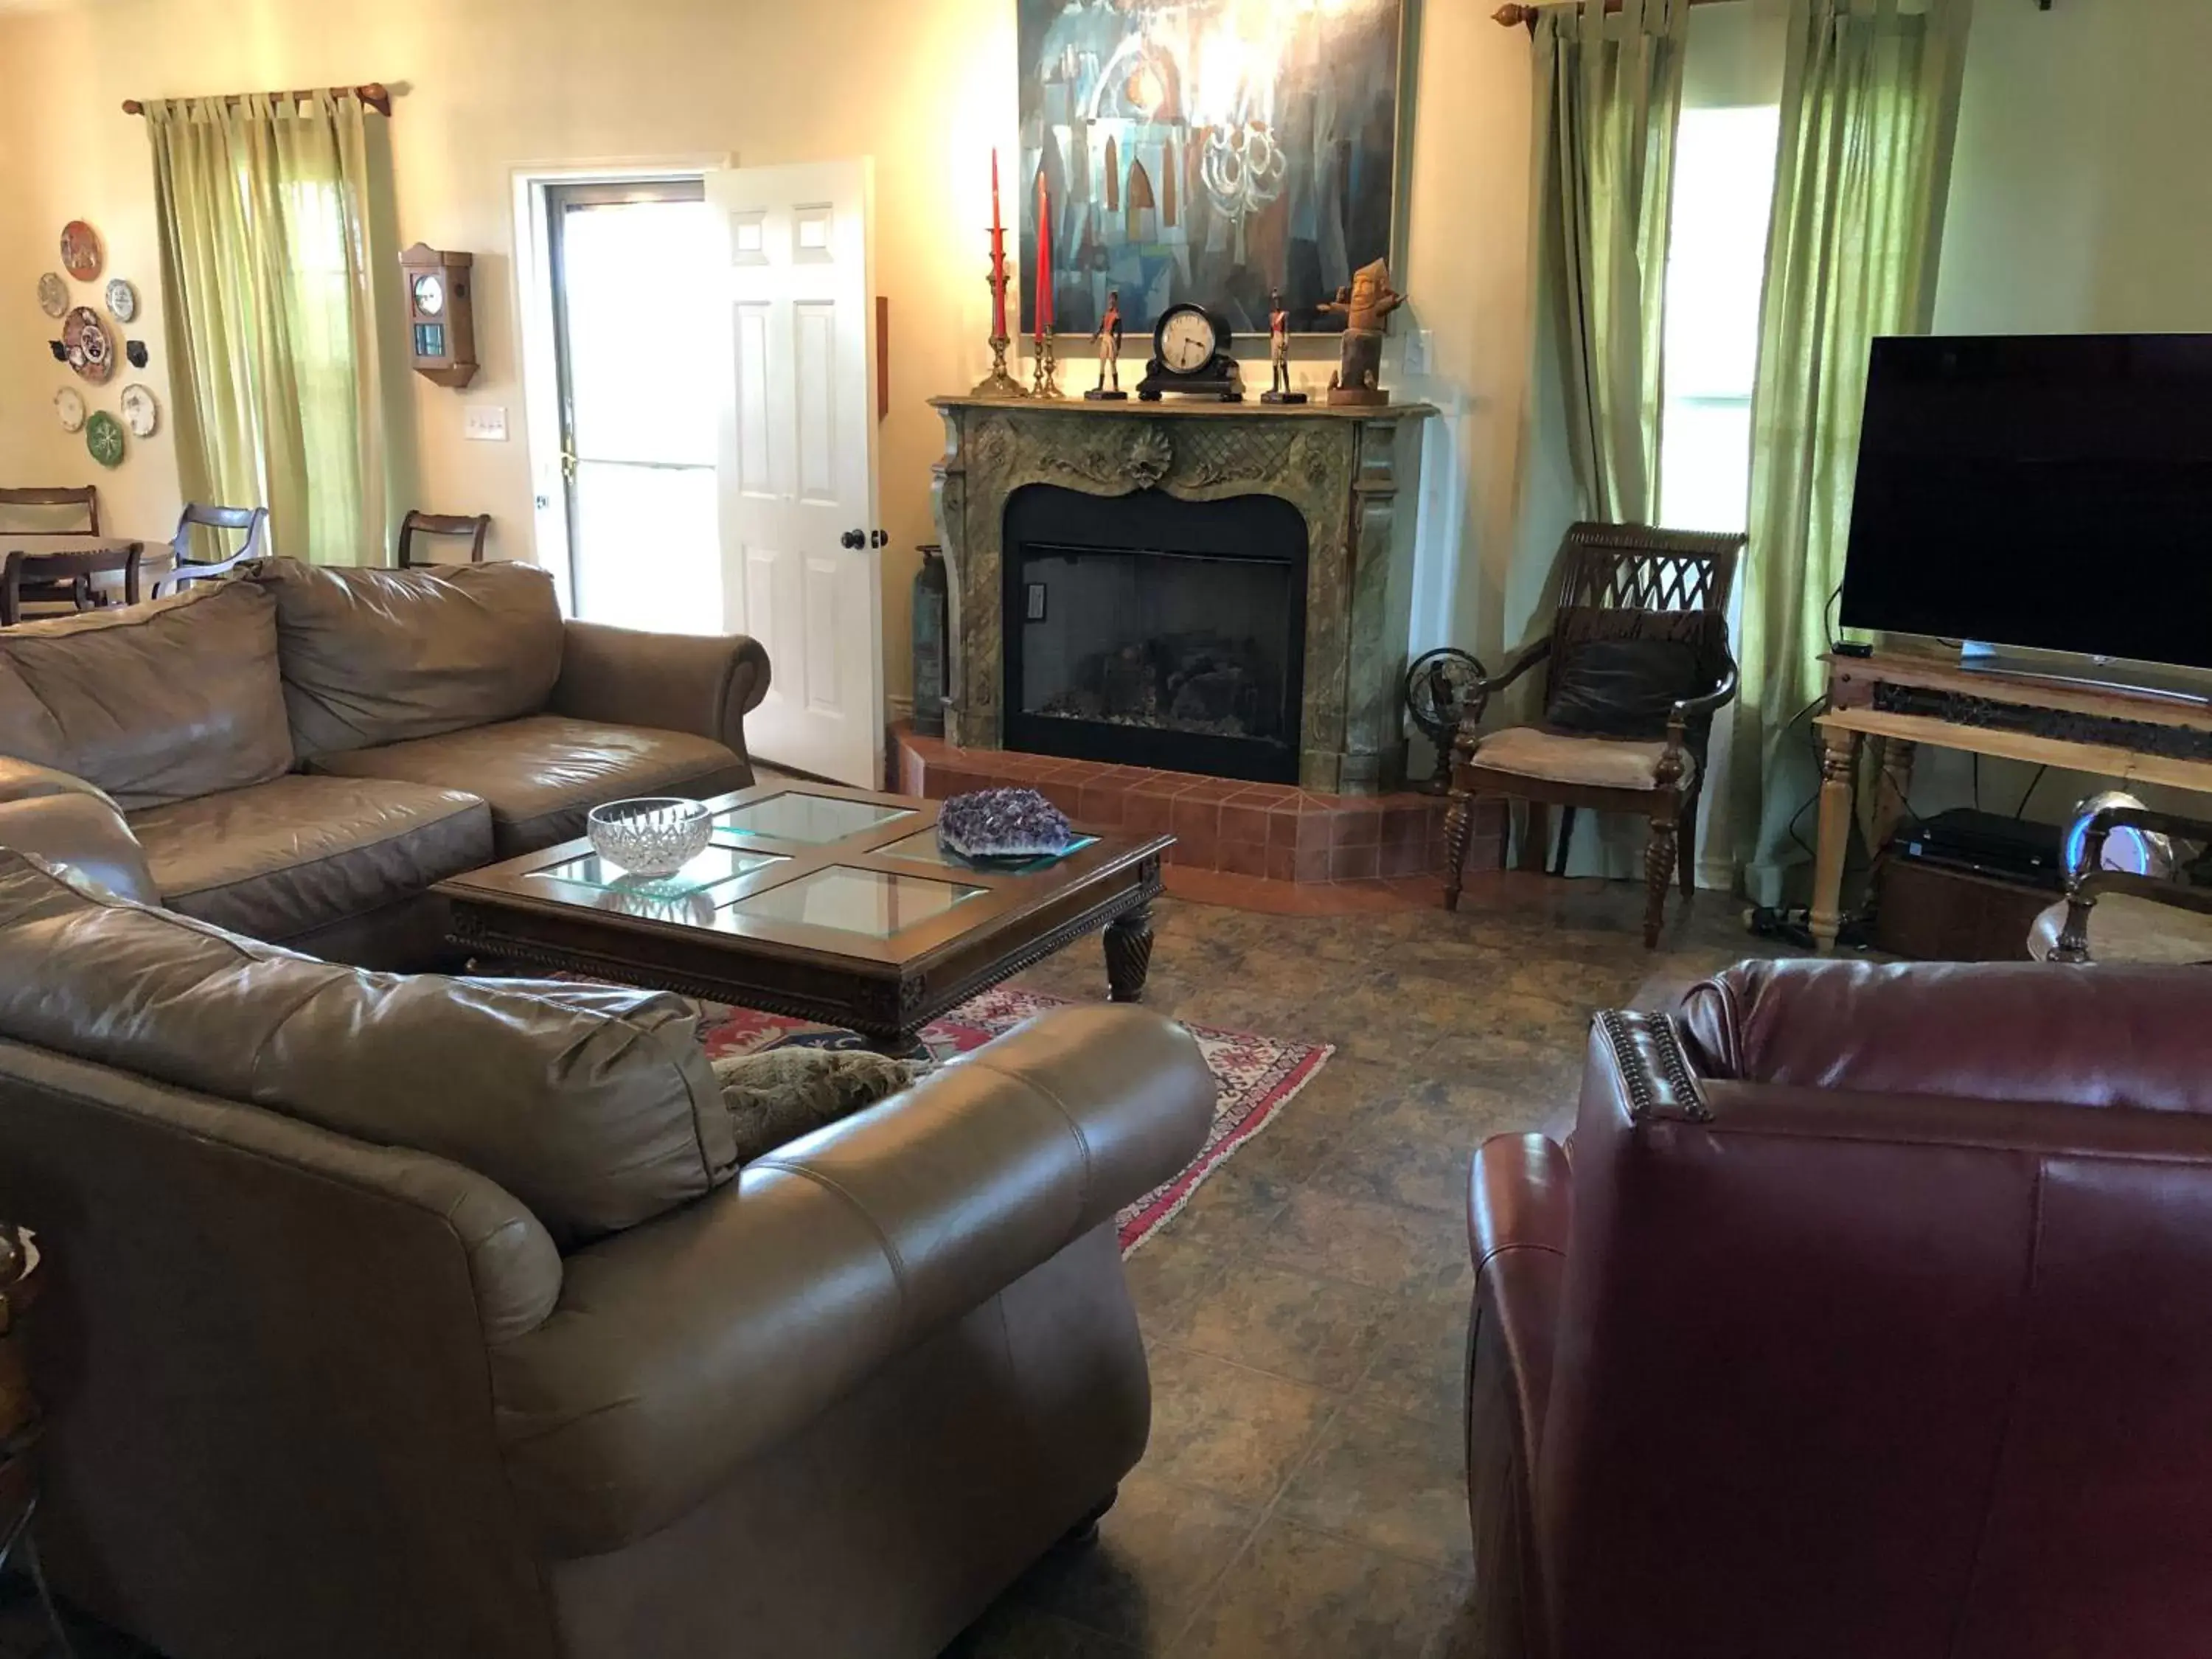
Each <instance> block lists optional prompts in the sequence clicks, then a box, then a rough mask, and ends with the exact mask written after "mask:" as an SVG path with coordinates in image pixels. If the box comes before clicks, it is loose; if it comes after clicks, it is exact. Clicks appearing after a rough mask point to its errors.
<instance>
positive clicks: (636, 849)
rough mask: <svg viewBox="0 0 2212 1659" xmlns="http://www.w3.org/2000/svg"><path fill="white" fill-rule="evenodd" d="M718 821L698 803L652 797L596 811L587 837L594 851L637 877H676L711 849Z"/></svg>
mask: <svg viewBox="0 0 2212 1659" xmlns="http://www.w3.org/2000/svg"><path fill="white" fill-rule="evenodd" d="M584 833H585V834H586V835H587V836H590V837H591V841H592V851H593V852H595V853H597V854H599V856H600V857H601V858H603V859H605V860H607V862H608V863H610V864H618V865H620V866H622V867H623V869H625V870H627V871H628V872H629V873H630V874H631V875H633V876H643V877H645V878H647V880H652V881H658V880H659V878H662V877H663V876H672V875H674V874H675V873H676V872H678V870H681V869H682V868H683V867H684V866H685V865H687V864H689V863H690V862H691V860H693V859H696V858H697V857H698V856H699V854H702V853H703V852H704V851H706V849H707V842H708V837H710V836H712V835H713V834H714V817H713V816H712V815H711V814H710V813H709V812H708V811H707V809H706V808H705V807H704V806H703V805H701V804H700V803H699V802H697V801H696V800H684V799H679V798H678V797H676V796H673V795H651V796H646V797H642V798H641V799H636V800H611V801H609V802H608V803H607V804H606V805H605V806H594V807H593V808H592V812H591V816H590V817H588V818H586V820H585V823H584Z"/></svg>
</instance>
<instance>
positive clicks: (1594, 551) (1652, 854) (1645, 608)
mask: <svg viewBox="0 0 2212 1659" xmlns="http://www.w3.org/2000/svg"><path fill="white" fill-rule="evenodd" d="M1743 546H1744V538H1743V537H1741V536H1740V535H1713V534H1707V533H1705V532H1694V531H1680V530H1653V529H1648V528H1646V527H1644V526H1640V525H1611V524H1577V525H1575V526H1572V527H1571V528H1570V529H1569V530H1568V532H1567V534H1566V538H1565V542H1564V543H1563V544H1562V545H1561V548H1560V557H1561V561H1562V565H1563V569H1562V572H1561V581H1560V588H1559V608H1558V611H1556V613H1555V614H1554V616H1553V623H1552V631H1551V632H1550V633H1549V634H1548V635H1546V636H1545V637H1544V638H1542V639H1541V640H1538V641H1536V642H1535V643H1534V644H1533V645H1531V646H1529V647H1527V648H1526V649H1524V650H1523V651H1522V653H1520V654H1519V655H1518V656H1516V658H1515V659H1513V660H1512V662H1511V663H1510V664H1509V665H1507V666H1506V668H1505V670H1504V672H1503V673H1500V674H1496V675H1491V676H1486V677H1485V678H1483V679H1482V680H1481V681H1480V682H1479V683H1478V684H1477V685H1476V686H1475V687H1474V691H1473V693H1472V694H1471V695H1470V696H1469V698H1468V704H1467V708H1466V710H1465V712H1464V714H1462V718H1461V721H1460V729H1459V736H1458V738H1457V739H1456V740H1455V743H1454V744H1453V751H1454V762H1453V767H1452V805H1451V816H1450V818H1449V828H1448V830H1447V861H1446V868H1445V873H1444V895H1443V897H1444V908H1446V909H1448V910H1455V909H1457V908H1459V896H1460V888H1461V884H1462V879H1463V876H1464V866H1465V865H1466V862H1467V849H1468V842H1469V840H1470V839H1471V836H1472V833H1473V827H1474V802H1475V801H1476V800H1478V799H1481V798H1483V797H1485V796H1507V797H1511V798H1514V799H1520V800H1523V801H1526V802H1528V828H1527V829H1525V830H1524V831H1523V834H1522V863H1523V865H1524V866H1527V867H1529V868H1534V869H1538V870H1541V868H1542V867H1543V853H1544V844H1545V842H1546V841H1547V838H1548V830H1549V824H1548V817H1549V809H1550V808H1551V807H1552V806H1554V805H1556V806H1559V807H1561V808H1562V809H1564V817H1563V819H1562V821H1561V823H1560V829H1559V860H1558V863H1557V864H1556V865H1555V866H1554V873H1564V872H1565V868H1566V861H1567V849H1568V846H1569V844H1570V842H1571V837H1572V836H1573V833H1574V815H1575V813H1576V811H1577V809H1580V808H1583V807H1587V808H1589V809H1590V810H1591V811H1601V812H1633V813H1636V814H1637V815H1638V816H1639V817H1644V818H1646V819H1648V820H1649V821H1650V825H1651V839H1650V844H1649V846H1648V847H1647V848H1646V850H1645V854H1644V882H1645V889H1646V894H1647V902H1646V905H1645V909H1644V944H1645V945H1647V946H1650V945H1656V944H1657V943H1658V942H1659V928H1660V925H1661V923H1662V921H1663V920H1664V917H1665V912H1666V903H1667V886H1668V881H1669V879H1670V878H1673V877H1674V874H1675V873H1676V872H1677V871H1678V870H1679V871H1680V876H1681V884H1682V895H1683V896H1684V897H1685V898H1687V897H1688V896H1689V895H1690V892H1691V890H1692V884H1693V879H1694V872H1695V869H1696V853H1697V815H1698V801H1699V793H1700V791H1701V790H1702V789H1703V787H1704V785H1705V750H1706V744H1707V742H1708V739H1709V738H1710V736H1711V731H1712V722H1713V716H1714V714H1716V713H1717V712H1718V711H1719V710H1720V709H1721V708H1723V707H1724V706H1725V705H1726V704H1727V703H1728V702H1729V701H1730V700H1731V699H1732V698H1733V697H1734V696H1735V693H1736V666H1735V658H1734V657H1733V656H1732V655H1731V654H1730V653H1729V638H1728V604H1729V592H1730V590H1731V588H1732V587H1733V586H1734V584H1735V568H1736V560H1737V558H1738V556H1740V555H1741V552H1742V550H1743ZM1628 640H1636V641H1673V642H1676V643H1678V644H1681V645H1686V646H1687V647H1690V648H1691V650H1692V653H1694V659H1695V664H1696V676H1697V680H1698V689H1697V690H1696V691H1695V692H1694V693H1692V694H1691V695H1687V696H1680V697H1678V698H1676V699H1674V702H1673V704H1672V707H1671V708H1670V709H1669V710H1668V714H1667V717H1666V721H1665V730H1664V732H1663V734H1662V735H1659V736H1656V737H1654V736H1627V735H1624V736H1612V735H1589V734H1588V733H1587V732H1575V733H1568V732H1563V731H1561V730H1559V729H1557V728H1556V727H1554V726H1553V724H1552V723H1551V720H1550V718H1549V717H1550V715H1551V714H1552V712H1553V707H1554V703H1555V700H1556V699H1557V696H1558V694H1559V690H1560V688H1561V683H1562V679H1563V678H1564V677H1565V675H1566V673H1567V672H1568V671H1569V670H1570V669H1571V667H1572V666H1573V665H1574V664H1575V662H1576V660H1577V657H1578V656H1580V655H1581V654H1582V653H1584V652H1585V651H1586V650H1587V649H1588V648H1589V647H1590V646H1592V645H1594V644H1595V643H1597V642H1599V641H1628ZM1540 664H1541V665H1544V666H1545V668H1546V671H1547V672H1546V681H1545V697H1544V708H1545V713H1546V718H1545V719H1543V720H1540V721H1539V722H1538V723H1537V724H1535V725H1533V726H1509V727H1506V728H1504V729H1503V730H1500V731H1495V732H1489V733H1485V732H1483V731H1482V730H1481V726H1482V720H1483V717H1484V715H1485V714H1486V713H1487V712H1488V710H1489V708H1490V707H1491V705H1492V702H1493V700H1494V699H1495V698H1496V697H1497V696H1498V693H1500V692H1502V691H1504V690H1505V689H1506V688H1507V687H1509V686H1510V685H1512V684H1515V683H1516V681H1518V680H1520V679H1521V678H1522V676H1524V675H1526V674H1528V673H1529V672H1531V671H1533V670H1534V669H1535V668H1536V667H1537V666H1538V665H1540Z"/></svg>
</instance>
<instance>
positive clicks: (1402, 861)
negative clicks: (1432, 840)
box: [1376, 841, 1434, 877]
mask: <svg viewBox="0 0 2212 1659" xmlns="http://www.w3.org/2000/svg"><path fill="white" fill-rule="evenodd" d="M1433 867H1434V866H1432V865H1431V862H1430V858H1429V848H1428V843H1427V842H1418V841H1415V842H1403V841H1401V842H1395V843H1393V842H1383V847H1382V860H1381V862H1380V863H1379V864H1378V865H1377V866H1376V869H1377V872H1378V873H1380V874H1382V875H1383V876H1385V877H1389V876H1417V875H1419V874H1420V873H1421V872H1422V871H1424V870H1427V869H1431V868H1433Z"/></svg>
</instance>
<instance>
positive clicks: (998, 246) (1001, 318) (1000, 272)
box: [991, 149, 1007, 340]
mask: <svg viewBox="0 0 2212 1659" xmlns="http://www.w3.org/2000/svg"><path fill="white" fill-rule="evenodd" d="M991 337H992V338H993V339H994V340H1003V339H1006V337H1007V334H1006V228H1005V226H1004V225H1003V224H1001V223H1000V219H999V152H998V151H997V150H995V149H994V150H993V151H992V152H991Z"/></svg>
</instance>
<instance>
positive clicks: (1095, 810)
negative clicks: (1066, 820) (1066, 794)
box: [1069, 783, 1129, 829]
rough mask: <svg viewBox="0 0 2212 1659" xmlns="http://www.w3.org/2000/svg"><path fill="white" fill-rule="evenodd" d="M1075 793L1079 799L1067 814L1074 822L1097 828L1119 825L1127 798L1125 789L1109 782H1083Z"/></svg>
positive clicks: (1114, 827)
mask: <svg viewBox="0 0 2212 1659" xmlns="http://www.w3.org/2000/svg"><path fill="white" fill-rule="evenodd" d="M1076 793H1077V794H1078V795H1079V797H1080V799H1079V800H1078V802H1077V803H1076V810H1075V811H1073V812H1072V813H1070V814H1069V816H1070V817H1073V818H1074V819H1075V820H1076V822H1078V823H1087V824H1089V825H1091V827H1092V828H1093V829H1116V828H1118V827H1119V826H1120V824H1121V814H1122V811H1123V810H1124V809H1125V808H1126V807H1127V804H1128V799H1129V796H1128V792H1127V790H1125V789H1122V788H1121V787H1119V786H1117V785H1115V784H1111V783H1085V784H1084V785H1083V786H1082V787H1081V788H1079V790H1078V791H1077V792H1076Z"/></svg>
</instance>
